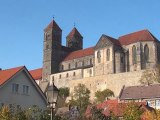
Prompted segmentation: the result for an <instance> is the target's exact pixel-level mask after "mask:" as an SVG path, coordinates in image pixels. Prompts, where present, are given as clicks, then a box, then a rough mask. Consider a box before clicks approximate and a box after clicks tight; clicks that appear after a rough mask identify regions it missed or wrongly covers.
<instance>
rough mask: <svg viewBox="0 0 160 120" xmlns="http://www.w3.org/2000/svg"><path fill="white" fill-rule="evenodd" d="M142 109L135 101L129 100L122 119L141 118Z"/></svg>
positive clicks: (133, 119)
mask: <svg viewBox="0 0 160 120" xmlns="http://www.w3.org/2000/svg"><path fill="white" fill-rule="evenodd" d="M143 112H144V111H143V109H140V106H139V105H137V104H136V103H135V102H130V103H128V104H127V107H126V108H125V110H124V113H123V120H141V115H142V114H143Z"/></svg>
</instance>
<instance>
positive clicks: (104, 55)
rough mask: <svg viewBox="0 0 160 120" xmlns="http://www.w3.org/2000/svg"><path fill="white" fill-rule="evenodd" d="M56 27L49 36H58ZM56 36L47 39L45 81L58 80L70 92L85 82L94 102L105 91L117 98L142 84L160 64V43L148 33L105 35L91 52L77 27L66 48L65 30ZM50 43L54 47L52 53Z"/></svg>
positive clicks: (91, 48) (69, 37)
mask: <svg viewBox="0 0 160 120" xmlns="http://www.w3.org/2000/svg"><path fill="white" fill-rule="evenodd" d="M55 24H56V23H55V21H54V20H53V22H51V24H50V25H49V26H48V27H47V28H46V29H45V31H44V32H45V35H46V34H47V33H48V31H55V33H56V30H57V26H58V25H57V24H56V25H55ZM50 26H51V27H50ZM58 28H59V26H58ZM58 31H59V30H58ZM55 33H54V32H52V33H51V34H53V35H51V36H53V37H52V39H48V40H46V39H44V58H43V80H48V81H50V82H52V81H54V83H55V85H56V86H57V87H64V86H67V87H69V88H70V92H72V91H73V89H74V87H75V86H76V85H77V84H78V83H83V84H85V85H86V86H87V87H88V88H89V89H90V90H91V98H92V99H94V92H96V91H97V90H99V89H101V90H103V89H105V88H109V89H111V90H113V91H114V93H115V96H116V97H117V96H118V95H119V93H120V91H121V89H122V87H123V85H125V86H131V85H132V86H133V85H139V84H140V83H139V82H138V81H139V79H140V77H141V75H142V72H143V70H145V69H148V68H154V67H155V66H156V64H157V63H159V62H160V57H159V56H160V55H159V53H160V43H159V41H158V40H157V39H156V38H155V37H154V36H153V35H152V34H151V33H150V32H149V31H148V30H142V31H138V32H134V33H131V34H127V35H124V36H121V37H119V38H118V39H115V38H112V37H110V36H107V35H102V36H101V37H100V39H99V41H98V42H97V44H96V45H95V46H94V47H90V48H87V49H82V47H83V46H82V45H83V37H82V36H81V34H80V33H79V32H78V30H77V29H76V28H73V30H72V31H71V32H70V33H69V35H68V36H67V40H66V41H67V46H66V47H65V46H62V45H61V42H60V41H61V31H60V34H58V35H59V36H57V37H56V36H54V34H55ZM54 37H55V38H54ZM44 38H46V37H44ZM57 41H58V43H57ZM46 44H48V45H49V46H50V45H51V47H49V48H48V49H49V50H46V49H45V47H46V46H47V45H46ZM57 44H58V45H57ZM55 46H56V48H55ZM46 54H48V56H45V55H46ZM46 61H47V62H46Z"/></svg>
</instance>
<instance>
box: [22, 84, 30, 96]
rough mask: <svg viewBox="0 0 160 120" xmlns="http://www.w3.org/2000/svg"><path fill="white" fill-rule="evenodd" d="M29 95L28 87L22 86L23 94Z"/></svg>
mask: <svg viewBox="0 0 160 120" xmlns="http://www.w3.org/2000/svg"><path fill="white" fill-rule="evenodd" d="M28 93H29V86H27V85H23V94H27V95H28Z"/></svg>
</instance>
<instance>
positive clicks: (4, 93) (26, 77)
mask: <svg viewBox="0 0 160 120" xmlns="http://www.w3.org/2000/svg"><path fill="white" fill-rule="evenodd" d="M3 105H9V106H12V105H14V106H16V107H22V108H29V107H31V106H33V105H37V106H39V107H40V108H41V109H44V108H46V106H47V100H46V96H45V95H44V94H43V92H42V90H41V89H40V87H39V86H38V85H37V83H36V82H35V80H34V79H33V77H32V76H31V74H30V73H29V71H28V70H27V68H26V67H25V66H21V67H16V68H11V69H6V70H1V71H0V106H3Z"/></svg>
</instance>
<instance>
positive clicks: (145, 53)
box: [144, 45, 149, 62]
mask: <svg viewBox="0 0 160 120" xmlns="http://www.w3.org/2000/svg"><path fill="white" fill-rule="evenodd" d="M144 60H145V61H146V62H148V60H149V48H148V45H145V46H144Z"/></svg>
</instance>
